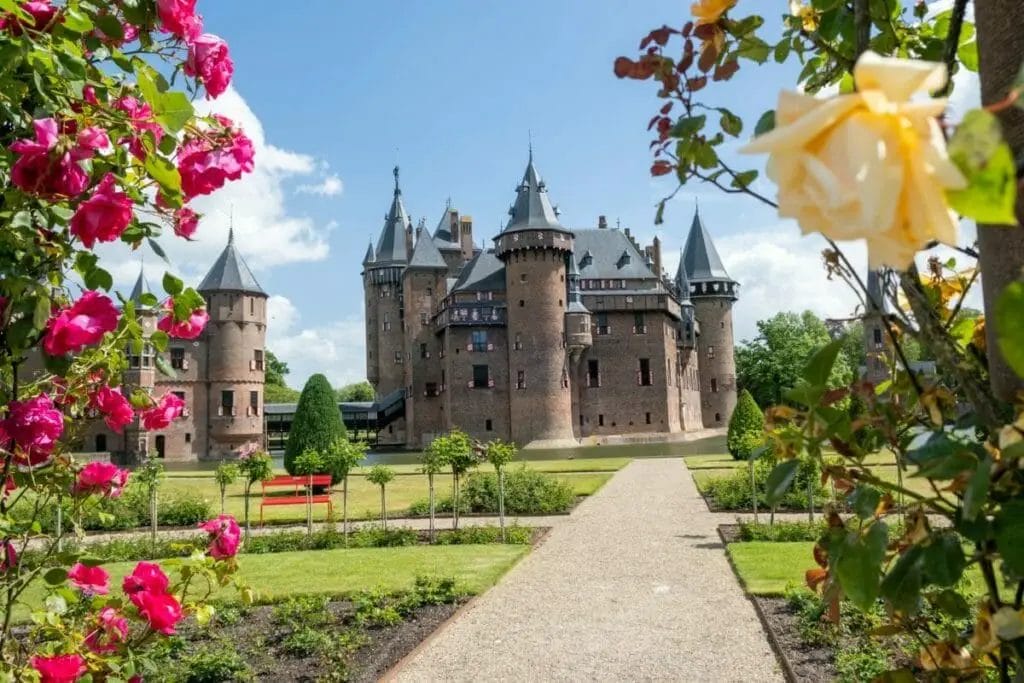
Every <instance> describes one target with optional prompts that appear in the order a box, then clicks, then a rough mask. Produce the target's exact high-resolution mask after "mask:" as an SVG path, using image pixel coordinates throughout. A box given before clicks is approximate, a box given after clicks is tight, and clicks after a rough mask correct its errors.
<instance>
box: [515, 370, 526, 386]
mask: <svg viewBox="0 0 1024 683" xmlns="http://www.w3.org/2000/svg"><path fill="white" fill-rule="evenodd" d="M525 388H526V371H524V370H517V371H516V389H525Z"/></svg>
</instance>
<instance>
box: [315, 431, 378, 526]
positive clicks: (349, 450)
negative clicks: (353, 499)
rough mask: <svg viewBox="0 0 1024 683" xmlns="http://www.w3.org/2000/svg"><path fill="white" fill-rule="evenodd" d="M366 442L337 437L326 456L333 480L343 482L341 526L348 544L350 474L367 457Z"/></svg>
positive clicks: (328, 469)
mask: <svg viewBox="0 0 1024 683" xmlns="http://www.w3.org/2000/svg"><path fill="white" fill-rule="evenodd" d="M366 448H367V446H366V442H365V441H349V440H348V439H347V438H340V439H335V441H334V443H333V444H331V447H330V449H328V451H327V453H326V454H325V456H324V458H325V460H326V465H327V471H328V472H330V473H331V481H340V482H341V526H342V531H343V533H344V534H345V543H346V545H347V544H348V475H349V474H351V472H352V470H353V468H355V467H358V466H359V464H360V463H362V462H363V460H365V459H366Z"/></svg>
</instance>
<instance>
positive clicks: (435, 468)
mask: <svg viewBox="0 0 1024 683" xmlns="http://www.w3.org/2000/svg"><path fill="white" fill-rule="evenodd" d="M449 442H450V439H449V437H448V435H444V434H443V435H441V436H438V437H435V438H434V439H433V440H432V441H431V442H430V444H428V445H427V447H426V448H424V449H423V453H422V455H421V456H420V471H421V472H423V473H424V474H425V475H427V500H428V506H429V508H430V542H431V543H433V542H434V535H435V531H436V530H435V527H434V511H435V503H436V501H435V497H434V475H435V474H439V473H440V472H441V470H443V469H444V468H445V466H446V465H447V464H448V445H449Z"/></svg>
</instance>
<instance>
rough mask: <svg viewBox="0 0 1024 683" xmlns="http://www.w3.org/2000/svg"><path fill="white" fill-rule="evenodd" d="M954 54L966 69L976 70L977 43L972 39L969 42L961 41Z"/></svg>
mask: <svg viewBox="0 0 1024 683" xmlns="http://www.w3.org/2000/svg"><path fill="white" fill-rule="evenodd" d="M956 56H957V57H958V58H959V59H960V63H961V64H963V65H964V68H965V69H967V70H968V71H974V72H977V71H978V43H977V41H974V40H972V41H971V42H969V43H963V44H961V45H960V47H958V48H957V50H956Z"/></svg>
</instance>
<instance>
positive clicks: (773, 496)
mask: <svg viewBox="0 0 1024 683" xmlns="http://www.w3.org/2000/svg"><path fill="white" fill-rule="evenodd" d="M799 466H800V461H799V460H797V459H796V458H793V459H792V460H786V461H784V462H780V463H779V464H778V465H776V466H775V467H774V468H772V471H771V473H770V474H769V475H768V481H767V482H765V500H766V501H767V502H768V505H776V504H778V502H779V501H780V500H782V497H783V496H785V495H786V491H788V490H789V487H790V486H792V485H793V480H794V479H795V478H796V470H797V468H798V467H799Z"/></svg>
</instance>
